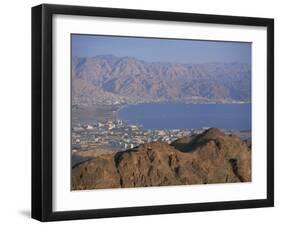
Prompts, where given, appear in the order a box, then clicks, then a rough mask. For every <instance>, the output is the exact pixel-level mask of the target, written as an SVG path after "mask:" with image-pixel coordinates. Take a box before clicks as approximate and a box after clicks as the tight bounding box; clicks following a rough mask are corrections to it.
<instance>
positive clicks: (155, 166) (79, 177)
mask: <svg viewBox="0 0 281 226" xmlns="http://www.w3.org/2000/svg"><path fill="white" fill-rule="evenodd" d="M84 154H85V156H88V155H87V154H91V153H84ZM92 154H93V153H92ZM85 156H84V157H85ZM88 157H89V156H88ZM249 181H251V150H250V145H249V144H247V142H245V141H243V140H241V139H240V137H238V136H236V135H232V134H225V133H223V132H222V131H220V130H219V129H215V128H211V129H208V130H206V131H204V132H203V133H201V134H198V135H193V136H185V137H182V138H180V139H178V140H176V141H174V142H173V143H171V144H168V143H165V142H152V143H148V144H141V145H139V146H138V147H134V148H133V149H129V150H126V151H122V152H104V151H102V152H101V154H98V153H95V155H93V156H92V157H91V158H89V160H86V161H84V162H82V163H81V164H78V165H76V166H75V167H73V168H72V189H73V190H83V189H101V188H121V187H123V188H125V187H147V186H165V185H187V184H212V183H234V182H249Z"/></svg>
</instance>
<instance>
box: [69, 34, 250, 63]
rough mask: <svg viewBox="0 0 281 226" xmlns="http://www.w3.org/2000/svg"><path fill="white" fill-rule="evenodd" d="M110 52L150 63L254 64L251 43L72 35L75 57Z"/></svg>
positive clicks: (73, 54)
mask: <svg viewBox="0 0 281 226" xmlns="http://www.w3.org/2000/svg"><path fill="white" fill-rule="evenodd" d="M107 54H111V55H114V56H117V57H124V56H130V57H135V58H138V59H140V60H144V61H148V62H177V63H206V62H241V63H251V43H242V42H221V41H220V42H218V41H194V40H175V39H158V38H135V37H120V36H100V35H76V34H73V35H72V56H78V57H85V56H97V55H107Z"/></svg>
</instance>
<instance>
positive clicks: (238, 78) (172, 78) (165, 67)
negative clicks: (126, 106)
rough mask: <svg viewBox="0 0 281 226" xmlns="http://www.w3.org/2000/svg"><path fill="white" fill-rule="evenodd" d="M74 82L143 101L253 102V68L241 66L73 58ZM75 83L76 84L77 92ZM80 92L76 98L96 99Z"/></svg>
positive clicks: (106, 58)
mask: <svg viewBox="0 0 281 226" xmlns="http://www.w3.org/2000/svg"><path fill="white" fill-rule="evenodd" d="M72 78H73V81H76V80H83V81H85V82H86V83H87V84H91V85H93V86H95V87H99V88H100V89H102V90H103V91H105V92H107V93H112V94H114V95H119V96H123V97H128V96H129V97H130V98H133V99H134V98H135V99H136V98H137V99H139V98H141V99H143V100H148V101H153V100H156V99H157V100H177V101H188V100H189V101H190V100H200V99H201V100H202V101H204V100H205V101H216V102H229V101H250V99H251V67H250V65H248V64H241V63H208V64H176V63H148V62H144V61H141V60H138V59H135V58H131V57H121V58H118V57H114V56H111V55H105V56H95V57H87V58H77V57H74V58H73V59H72ZM75 86H76V83H75V82H74V83H73V87H74V89H75ZM87 91H88V90H87V89H80V93H77V92H76V93H74V96H75V97H76V96H78V97H79V96H88V97H89V99H91V98H95V96H94V95H91V94H90V93H88V92H87Z"/></svg>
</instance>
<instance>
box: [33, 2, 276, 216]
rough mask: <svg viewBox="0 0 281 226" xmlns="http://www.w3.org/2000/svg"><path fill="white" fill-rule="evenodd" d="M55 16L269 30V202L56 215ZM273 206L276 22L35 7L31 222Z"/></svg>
mask: <svg viewBox="0 0 281 226" xmlns="http://www.w3.org/2000/svg"><path fill="white" fill-rule="evenodd" d="M55 14H63V15H82V16H98V17H112V18H128V19H148V20H162V21H181V22H196V23H212V24H227V25H247V26H262V27H266V28H267V150H266V151H267V198H266V199H257V200H246V201H226V202H209V203H195V204H172V203H171V204H170V205H160V206H143V207H130V208H111V209H94V210H73V211H63V212H54V211H53V210H52V202H53V201H52V200H53V196H52V183H53V182H52V123H53V121H52V110H53V108H52V106H53V102H52V98H53V94H52V80H53V79H52V18H53V15H55ZM271 206H274V20H273V19H268V18H253V17H237V16H221V15H204V14H190V13H176V12H161V11H144V10H132V9H117V8H98V7H83V6H66V5H49V4H43V5H39V6H35V7H33V8H32V218H34V219H37V220H40V221H57V220H74V219H86V218H105V217H122V216H135V215H150V214H168V213H181V212H195V211H211V210H229V209H243V208H257V207H271Z"/></svg>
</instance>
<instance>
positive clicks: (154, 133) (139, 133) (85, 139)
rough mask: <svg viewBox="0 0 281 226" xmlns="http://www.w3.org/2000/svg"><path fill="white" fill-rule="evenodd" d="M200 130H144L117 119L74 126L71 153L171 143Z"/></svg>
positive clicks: (118, 149)
mask: <svg viewBox="0 0 281 226" xmlns="http://www.w3.org/2000/svg"><path fill="white" fill-rule="evenodd" d="M205 129H207V128H202V129H171V130H168V129H155V130H151V129H144V128H143V127H142V126H140V125H131V124H127V123H126V122H124V121H122V120H120V119H117V120H109V121H107V122H105V123H101V122H97V123H92V124H90V123H87V124H83V125H81V124H79V123H78V124H76V125H73V126H72V152H73V153H75V152H77V151H87V150H94V149H95V148H98V147H103V148H108V149H110V150H115V151H123V150H127V149H130V148H134V147H135V146H138V145H140V144H142V143H149V142H153V141H162V142H166V143H171V142H173V141H175V140H177V139H178V138H181V137H183V136H186V135H190V134H199V133H201V132H202V131H203V130H205Z"/></svg>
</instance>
